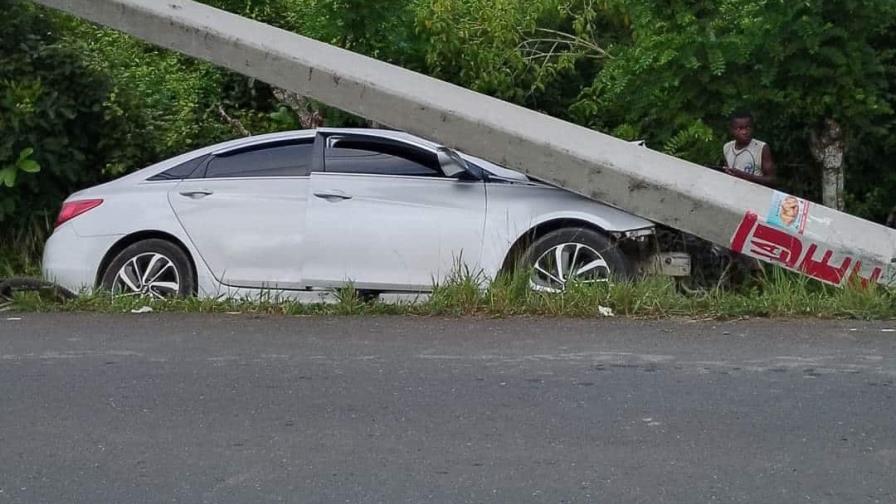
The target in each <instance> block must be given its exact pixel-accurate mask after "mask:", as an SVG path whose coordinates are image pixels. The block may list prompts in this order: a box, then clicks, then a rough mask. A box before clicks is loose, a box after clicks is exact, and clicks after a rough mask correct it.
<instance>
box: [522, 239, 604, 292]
mask: <svg viewBox="0 0 896 504" xmlns="http://www.w3.org/2000/svg"><path fill="white" fill-rule="evenodd" d="M610 275H611V272H610V266H609V264H607V261H606V259H604V256H603V255H601V254H600V252H598V251H597V250H595V249H593V248H592V247H589V246H588V245H584V244H582V243H572V242H570V243H563V244H560V245H555V246H553V247H551V248H550V249H548V250H547V251H546V252H545V253H543V254H541V256H539V257H538V259H537V260H536V261H535V264H534V267H533V270H532V274H531V275H530V277H529V286H530V287H531V288H532V289H533V290H536V291H541V292H563V290H564V289H566V286H567V284H569V283H570V282H576V283H605V282H609V281H610Z"/></svg>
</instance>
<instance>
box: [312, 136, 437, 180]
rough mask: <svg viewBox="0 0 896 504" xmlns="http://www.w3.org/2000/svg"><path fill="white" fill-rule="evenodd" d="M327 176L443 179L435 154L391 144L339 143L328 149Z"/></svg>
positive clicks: (349, 140) (358, 141)
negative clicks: (331, 174) (347, 174)
mask: <svg viewBox="0 0 896 504" xmlns="http://www.w3.org/2000/svg"><path fill="white" fill-rule="evenodd" d="M325 166H326V171H327V172H335V173H368V174H374V175H403V176H416V177H443V176H444V175H443V174H442V170H441V168H440V167H439V160H438V157H437V156H436V155H435V154H434V153H431V152H427V151H425V150H422V149H415V148H413V147H410V146H408V147H404V146H401V145H396V144H393V143H388V142H372V141H365V140H355V139H338V140H336V142H335V144H334V145H333V146H332V147H328V148H327V149H326V154H325Z"/></svg>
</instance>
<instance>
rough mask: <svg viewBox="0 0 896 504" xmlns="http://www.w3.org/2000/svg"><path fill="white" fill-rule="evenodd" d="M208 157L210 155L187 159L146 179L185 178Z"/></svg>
mask: <svg viewBox="0 0 896 504" xmlns="http://www.w3.org/2000/svg"><path fill="white" fill-rule="evenodd" d="M206 159H208V156H199V157H197V158H193V159H191V160H189V161H185V162H183V163H181V164H179V165H177V166H175V167H174V168H169V169H167V170H165V171H163V172H162V173H158V174H156V175H153V176H152V177H149V178H148V179H146V180H152V181H159V180H182V179H185V178H190V175H192V174H193V172H194V171H196V169H197V168H199V167H200V166H202V163H204V162H205V160H206Z"/></svg>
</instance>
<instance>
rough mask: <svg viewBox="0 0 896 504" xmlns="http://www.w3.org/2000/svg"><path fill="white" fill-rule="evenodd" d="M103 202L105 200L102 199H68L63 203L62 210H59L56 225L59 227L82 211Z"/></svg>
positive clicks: (91, 208)
mask: <svg viewBox="0 0 896 504" xmlns="http://www.w3.org/2000/svg"><path fill="white" fill-rule="evenodd" d="M102 204H103V200H101V199H86V200H74V201H66V202H65V203H63V204H62V210H60V211H59V217H56V226H55V227H59V226H61V225H63V224H65V223H66V222H68V221H70V220H72V219H74V218H75V217H77V216H79V215H81V214H82V213H84V212H86V211H88V210H93V209H94V208H96V207H98V206H100V205H102Z"/></svg>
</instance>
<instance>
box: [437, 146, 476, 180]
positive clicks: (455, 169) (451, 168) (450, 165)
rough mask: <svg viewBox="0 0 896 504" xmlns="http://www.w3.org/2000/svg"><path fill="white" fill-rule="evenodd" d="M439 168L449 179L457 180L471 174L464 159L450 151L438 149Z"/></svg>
mask: <svg viewBox="0 0 896 504" xmlns="http://www.w3.org/2000/svg"><path fill="white" fill-rule="evenodd" d="M439 166H440V167H441V168H442V173H443V174H444V175H445V176H446V177H449V178H459V177H461V176H463V175H464V174H471V172H470V168H469V167H468V166H467V162H466V161H464V158H462V157H460V154H458V153H457V152H455V151H453V150H451V149H447V148H441V149H439Z"/></svg>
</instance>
